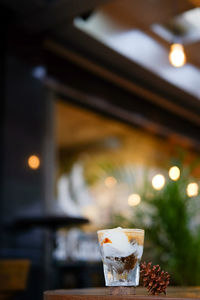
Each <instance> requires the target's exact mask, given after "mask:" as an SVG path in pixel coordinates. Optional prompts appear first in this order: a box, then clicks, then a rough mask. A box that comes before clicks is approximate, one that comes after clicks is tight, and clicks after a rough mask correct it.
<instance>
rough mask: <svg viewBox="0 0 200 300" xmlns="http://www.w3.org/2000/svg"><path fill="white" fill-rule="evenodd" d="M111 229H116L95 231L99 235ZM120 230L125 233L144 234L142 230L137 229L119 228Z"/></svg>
mask: <svg viewBox="0 0 200 300" xmlns="http://www.w3.org/2000/svg"><path fill="white" fill-rule="evenodd" d="M113 229H117V228H110V229H100V230H97V234H98V233H101V232H102V233H104V232H107V231H110V230H113ZM121 230H122V231H125V232H131V233H134V232H138V233H144V229H139V228H121Z"/></svg>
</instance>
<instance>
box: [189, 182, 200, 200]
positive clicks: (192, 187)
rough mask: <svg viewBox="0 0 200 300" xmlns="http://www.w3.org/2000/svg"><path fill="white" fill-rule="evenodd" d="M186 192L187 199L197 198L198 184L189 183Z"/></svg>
mask: <svg viewBox="0 0 200 300" xmlns="http://www.w3.org/2000/svg"><path fill="white" fill-rule="evenodd" d="M186 191H187V195H188V196H189V197H195V196H197V195H198V192H199V187H198V184H197V183H196V182H192V183H189V184H188V186H187V189H186Z"/></svg>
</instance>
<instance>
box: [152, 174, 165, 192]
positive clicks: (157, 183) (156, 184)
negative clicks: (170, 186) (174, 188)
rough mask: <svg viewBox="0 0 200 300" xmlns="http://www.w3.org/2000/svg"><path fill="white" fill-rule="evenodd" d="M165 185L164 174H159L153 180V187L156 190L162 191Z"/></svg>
mask: <svg viewBox="0 0 200 300" xmlns="http://www.w3.org/2000/svg"><path fill="white" fill-rule="evenodd" d="M164 185H165V177H164V176H163V175H162V174H157V175H155V176H154V177H153V179H152V186H153V188H154V189H155V190H161V189H162V188H163V187H164Z"/></svg>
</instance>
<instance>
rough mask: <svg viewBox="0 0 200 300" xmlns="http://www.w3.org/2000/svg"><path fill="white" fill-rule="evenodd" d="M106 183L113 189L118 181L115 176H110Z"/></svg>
mask: <svg viewBox="0 0 200 300" xmlns="http://www.w3.org/2000/svg"><path fill="white" fill-rule="evenodd" d="M104 183H105V186H106V187H107V188H112V187H114V186H115V185H116V184H117V180H116V179H115V177H113V176H108V177H106V179H105V181H104Z"/></svg>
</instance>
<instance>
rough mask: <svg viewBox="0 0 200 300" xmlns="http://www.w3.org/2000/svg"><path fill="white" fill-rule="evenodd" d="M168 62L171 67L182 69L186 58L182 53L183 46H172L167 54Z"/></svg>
mask: <svg viewBox="0 0 200 300" xmlns="http://www.w3.org/2000/svg"><path fill="white" fill-rule="evenodd" d="M169 61H170V63H171V64H172V66H174V67H176V68H179V67H182V66H183V65H184V64H185V63H186V56H185V52H184V48H183V45H181V44H172V45H171V49H170V53H169Z"/></svg>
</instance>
